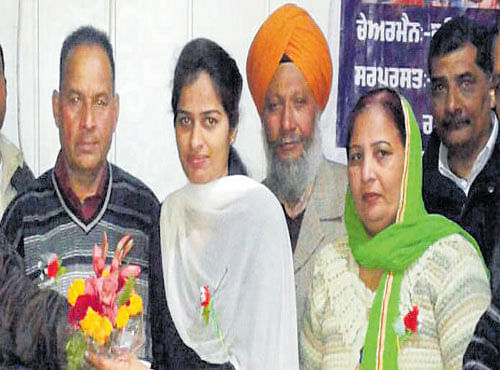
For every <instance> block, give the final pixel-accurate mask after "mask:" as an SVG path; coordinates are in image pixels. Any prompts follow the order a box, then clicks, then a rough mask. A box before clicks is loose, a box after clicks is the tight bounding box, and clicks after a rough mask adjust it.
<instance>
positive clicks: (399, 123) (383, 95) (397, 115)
mask: <svg viewBox="0 0 500 370" xmlns="http://www.w3.org/2000/svg"><path fill="white" fill-rule="evenodd" d="M375 104H376V105H378V106H380V107H382V109H384V111H385V112H387V114H389V115H390V116H391V118H392V120H393V122H394V123H395V124H396V129H397V130H398V133H399V137H400V138H401V142H402V143H403V146H404V145H405V142H406V130H405V115H404V112H403V107H402V105H401V98H400V97H399V95H398V93H397V92H396V91H394V90H392V89H389V88H388V87H382V88H379V89H375V90H371V91H368V92H367V93H365V94H364V95H362V96H361V97H360V98H359V100H358V102H357V103H356V105H355V106H354V109H353V110H352V112H351V115H350V117H349V128H348V130H347V148H346V149H347V156H348V158H349V147H350V144H351V137H352V133H353V132H354V124H355V121H356V118H357V117H358V116H359V115H360V113H361V112H363V111H364V110H365V109H366V108H368V107H370V106H372V105H375Z"/></svg>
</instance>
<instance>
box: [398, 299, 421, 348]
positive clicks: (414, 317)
mask: <svg viewBox="0 0 500 370" xmlns="http://www.w3.org/2000/svg"><path fill="white" fill-rule="evenodd" d="M392 326H393V328H394V331H395V332H396V334H397V335H398V340H399V342H401V343H405V342H406V341H407V340H408V339H410V337H411V336H412V335H413V334H415V333H416V332H417V331H418V330H419V328H420V326H421V322H420V318H419V311H418V307H417V306H413V307H412V309H411V310H410V311H408V313H407V314H406V315H404V316H402V315H400V316H398V317H397V318H396V320H395V321H394V323H393V325H392Z"/></svg>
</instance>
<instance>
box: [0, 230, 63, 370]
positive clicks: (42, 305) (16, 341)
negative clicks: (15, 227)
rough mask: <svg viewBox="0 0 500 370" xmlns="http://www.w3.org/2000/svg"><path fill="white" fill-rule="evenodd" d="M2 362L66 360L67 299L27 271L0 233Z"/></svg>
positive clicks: (56, 363) (41, 365)
mask: <svg viewBox="0 0 500 370" xmlns="http://www.w3.org/2000/svg"><path fill="white" fill-rule="evenodd" d="M0 302H1V306H0V366H1V367H2V368H4V367H8V366H13V367H15V368H19V365H20V364H22V365H24V366H26V367H28V368H34V369H58V368H60V367H64V364H65V363H66V361H65V359H66V351H65V345H66V340H67V335H68V324H67V323H68V320H67V312H68V303H67V302H66V299H65V298H64V297H62V296H60V295H59V294H57V292H55V291H53V290H49V289H45V290H41V289H40V288H38V287H37V286H36V284H34V283H33V282H32V281H31V280H30V279H29V278H28V277H27V276H26V275H25V274H24V263H23V259H22V258H21V257H20V256H19V254H18V253H17V252H16V251H15V250H14V249H13V248H12V247H11V246H10V245H9V244H8V243H7V241H6V240H5V237H4V236H3V235H2V234H0Z"/></svg>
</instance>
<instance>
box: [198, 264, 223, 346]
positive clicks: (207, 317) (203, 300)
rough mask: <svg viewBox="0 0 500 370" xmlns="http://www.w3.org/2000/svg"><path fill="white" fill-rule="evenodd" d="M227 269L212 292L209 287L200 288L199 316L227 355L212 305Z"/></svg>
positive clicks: (213, 305)
mask: <svg viewBox="0 0 500 370" xmlns="http://www.w3.org/2000/svg"><path fill="white" fill-rule="evenodd" d="M227 271H228V269H227V267H226V269H225V271H224V274H223V275H222V277H221V279H220V280H219V282H218V283H217V286H216V287H215V289H214V290H213V291H211V290H210V286H209V285H204V286H201V287H200V306H201V307H202V310H201V316H202V318H203V321H204V322H205V325H206V326H207V328H208V327H209V326H210V325H211V326H212V327H213V329H214V332H215V336H216V337H217V339H218V340H219V342H220V344H221V346H222V348H223V349H224V352H225V353H226V354H228V349H227V347H226V345H225V344H224V335H223V333H222V330H221V328H220V326H219V322H218V321H217V315H216V314H215V304H214V296H215V294H216V293H217V290H218V289H219V287H220V285H221V283H222V281H223V280H224V278H225V277H226V274H227Z"/></svg>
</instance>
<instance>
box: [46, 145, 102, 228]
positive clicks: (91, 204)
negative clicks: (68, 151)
mask: <svg viewBox="0 0 500 370" xmlns="http://www.w3.org/2000/svg"><path fill="white" fill-rule="evenodd" d="M54 175H55V176H56V180H57V184H58V185H59V189H60V190H61V193H62V196H63V197H64V199H65V200H67V201H68V204H69V206H70V207H71V209H72V211H73V212H74V213H75V215H76V216H77V217H78V218H79V219H81V220H82V221H83V222H84V223H88V222H89V221H91V220H92V219H93V218H94V217H95V216H96V215H97V213H98V212H99V207H100V205H101V204H102V202H103V200H104V197H105V195H106V184H107V182H108V178H109V169H108V166H106V171H105V172H104V176H102V178H101V181H100V182H99V185H98V186H97V190H96V193H95V194H94V195H91V196H89V197H87V198H85V199H84V200H83V201H80V199H79V198H78V196H77V195H76V194H75V192H74V191H73V189H72V188H71V184H70V181H69V175H68V171H67V169H66V166H65V163H64V157H63V156H62V155H61V154H59V156H58V157H57V162H56V165H55V168H54Z"/></svg>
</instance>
